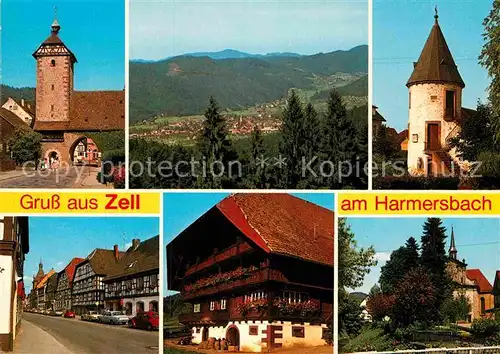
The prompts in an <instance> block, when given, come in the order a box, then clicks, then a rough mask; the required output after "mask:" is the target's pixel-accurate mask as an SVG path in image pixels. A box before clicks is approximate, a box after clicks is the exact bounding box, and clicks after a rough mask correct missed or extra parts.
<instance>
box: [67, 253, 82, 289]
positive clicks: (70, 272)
mask: <svg viewBox="0 0 500 354" xmlns="http://www.w3.org/2000/svg"><path fill="white" fill-rule="evenodd" d="M84 260H85V259H84V258H73V259H72V260H71V262H69V264H68V265H67V266H66V268H64V270H65V271H66V276H67V277H68V283H69V286H70V287H71V284H72V283H73V278H74V277H75V270H76V266H77V265H78V264H80V263H82V262H83V261H84Z"/></svg>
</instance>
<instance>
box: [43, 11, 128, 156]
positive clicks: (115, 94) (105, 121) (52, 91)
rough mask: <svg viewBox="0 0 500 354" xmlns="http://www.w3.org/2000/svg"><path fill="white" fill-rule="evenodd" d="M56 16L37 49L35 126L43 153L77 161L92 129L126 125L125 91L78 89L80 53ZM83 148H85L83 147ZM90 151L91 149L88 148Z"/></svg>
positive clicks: (109, 128)
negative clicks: (73, 48)
mask: <svg viewBox="0 0 500 354" xmlns="http://www.w3.org/2000/svg"><path fill="white" fill-rule="evenodd" d="M60 30H61V26H60V25H59V23H58V22H57V20H55V21H54V22H53V24H52V26H51V34H50V36H49V37H48V38H47V39H46V40H45V41H44V42H43V43H42V44H41V45H40V46H39V47H38V49H37V50H36V51H35V52H34V53H33V57H34V58H35V60H36V63H37V68H36V112H35V124H34V130H35V131H37V132H38V133H40V134H42V136H43V138H42V150H43V151H42V155H43V156H42V157H43V158H46V159H47V160H51V159H56V160H58V161H60V162H63V163H67V164H73V163H74V162H77V161H75V155H76V156H77V157H78V156H80V155H79V154H75V150H76V149H77V147H79V149H81V147H82V146H84V147H85V149H87V146H89V145H93V146H94V147H95V148H93V149H92V151H90V153H91V154H90V155H91V156H92V157H93V156H94V155H95V154H97V155H96V156H98V152H94V150H97V149H98V147H97V146H95V143H94V142H93V141H92V142H91V144H89V143H88V140H87V139H89V138H90V137H89V136H87V135H86V134H87V133H89V132H104V131H117V130H123V129H124V128H125V92H124V91H76V90H75V89H74V66H75V64H76V63H77V59H76V56H75V54H74V53H73V52H71V50H70V49H69V48H68V47H67V46H66V45H65V44H64V42H63V41H62V40H61V38H60V37H59V32H60ZM80 152H81V151H80ZM86 152H88V151H86ZM90 155H89V156H90Z"/></svg>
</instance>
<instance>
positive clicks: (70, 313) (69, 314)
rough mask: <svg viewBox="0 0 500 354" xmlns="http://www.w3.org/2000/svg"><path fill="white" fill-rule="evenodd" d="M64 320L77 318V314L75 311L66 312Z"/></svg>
mask: <svg viewBox="0 0 500 354" xmlns="http://www.w3.org/2000/svg"><path fill="white" fill-rule="evenodd" d="M64 318H75V313H74V312H73V311H70V310H66V312H65V313H64Z"/></svg>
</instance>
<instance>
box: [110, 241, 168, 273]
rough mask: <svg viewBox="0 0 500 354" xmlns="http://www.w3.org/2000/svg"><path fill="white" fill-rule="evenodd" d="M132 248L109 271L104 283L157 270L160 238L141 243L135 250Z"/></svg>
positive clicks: (158, 266)
mask: <svg viewBox="0 0 500 354" xmlns="http://www.w3.org/2000/svg"><path fill="white" fill-rule="evenodd" d="M133 247H134V246H131V247H130V248H129V249H128V250H127V252H125V253H124V254H123V257H122V258H120V260H119V261H118V262H117V263H116V264H115V265H114V266H113V267H111V268H110V269H109V271H108V275H107V276H106V277H105V278H104V281H107V280H112V279H118V278H122V277H125V276H128V275H132V274H139V273H144V272H148V271H151V270H159V268H160V265H159V259H160V236H155V237H152V238H150V239H148V240H144V241H142V242H141V243H140V244H139V246H138V247H137V248H136V249H134V248H133Z"/></svg>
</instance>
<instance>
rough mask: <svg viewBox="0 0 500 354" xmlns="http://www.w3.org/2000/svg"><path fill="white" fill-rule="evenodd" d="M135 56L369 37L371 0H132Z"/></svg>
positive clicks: (311, 45)
mask: <svg viewBox="0 0 500 354" xmlns="http://www.w3.org/2000/svg"><path fill="white" fill-rule="evenodd" d="M130 21H131V22H130V23H131V25H130V57H131V58H132V59H139V58H141V59H155V60H157V59H162V58H165V57H168V56H174V55H179V54H183V53H189V52H204V51H219V50H223V49H226V48H231V49H237V50H241V51H245V52H250V53H269V52H286V51H288V52H298V53H300V54H313V53H318V52H330V51H333V50H337V49H350V48H352V47H354V46H357V45H360V44H367V43H368V1H367V0H351V1H345V0H330V1H324V0H303V1H289V0H267V1H262V0H224V1H207V0H183V1H174V0H166V1H163V2H159V1H145V0H132V2H131V6H130Z"/></svg>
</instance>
